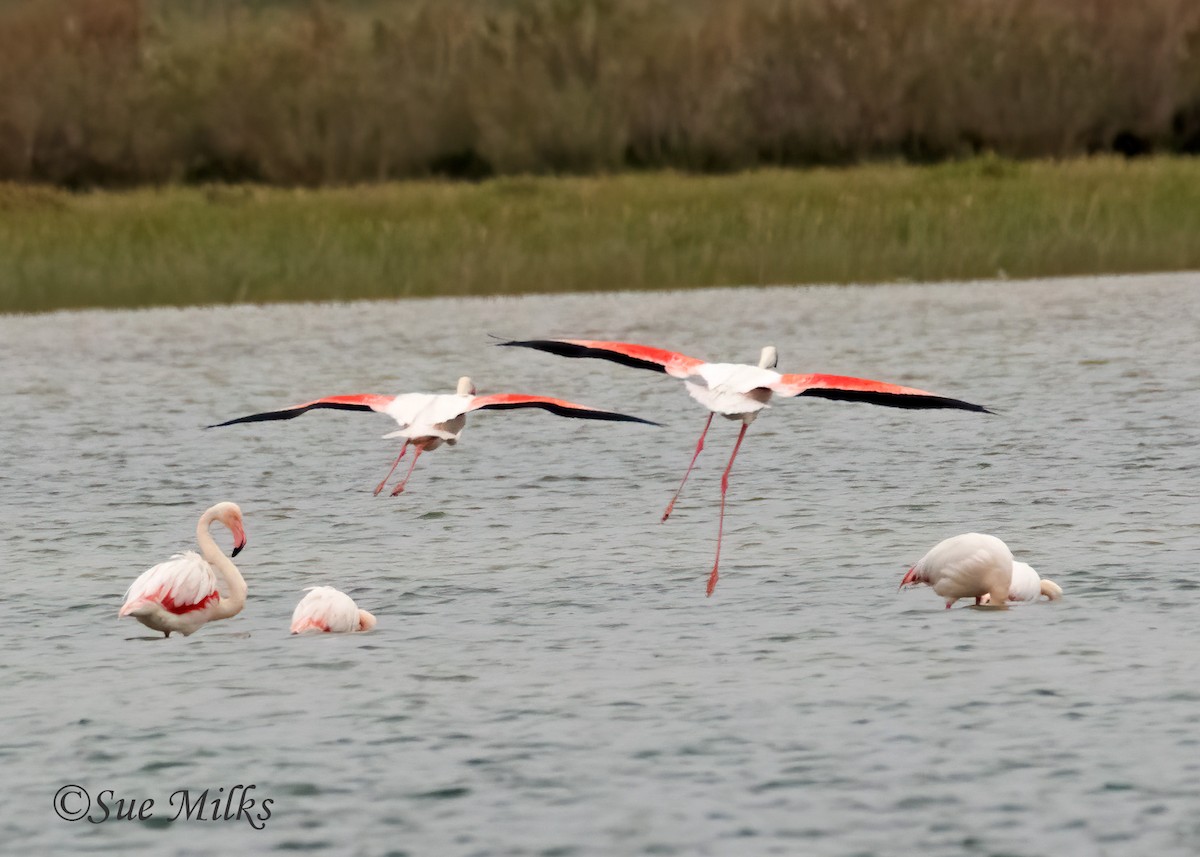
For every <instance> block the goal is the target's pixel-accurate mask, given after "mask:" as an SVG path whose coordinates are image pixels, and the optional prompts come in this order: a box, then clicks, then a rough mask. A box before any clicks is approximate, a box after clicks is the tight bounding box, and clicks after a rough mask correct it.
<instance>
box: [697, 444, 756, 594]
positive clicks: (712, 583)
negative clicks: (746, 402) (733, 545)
mask: <svg viewBox="0 0 1200 857" xmlns="http://www.w3.org/2000/svg"><path fill="white" fill-rule="evenodd" d="M748 428H750V423H742V430H741V431H740V432H738V439H737V443H735V444H734V445H733V454H732V455H730V456H729V464H727V465H725V472H724V473H723V474H722V475H721V517H720V520H719V522H718V524H717V558H716V559H715V560H714V561H713V568H712V574H710V575H709V576H708V589H707V590H706V591H705V593H704V594H705V595H712V594H713V590H714V589H716V588H717V566H719V565H720V564H721V534H722V533H723V532H724V530H725V492H726V491H728V490H729V471H731V470H733V460H734V459H735V458H737V454H738V449H740V448H741V446H742V439H743V438H745V437H746V429H748Z"/></svg>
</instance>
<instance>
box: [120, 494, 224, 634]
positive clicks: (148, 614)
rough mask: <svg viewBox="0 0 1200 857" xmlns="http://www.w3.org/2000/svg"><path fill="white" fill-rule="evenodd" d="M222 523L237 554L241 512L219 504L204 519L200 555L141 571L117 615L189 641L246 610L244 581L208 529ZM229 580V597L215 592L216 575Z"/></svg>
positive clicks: (200, 528) (179, 557) (200, 527)
mask: <svg viewBox="0 0 1200 857" xmlns="http://www.w3.org/2000/svg"><path fill="white" fill-rule="evenodd" d="M213 521H217V522H220V523H222V524H224V525H225V526H226V527H228V528H229V531H230V532H231V533H233V553H232V556H237V555H238V553H239V552H240V551H241V549H242V548H244V547H245V546H246V531H245V529H244V528H243V526H242V510H241V509H239V508H238V506H237V504H236V503H218V504H217V505H215V506H213V507H212V508H210V509H209V510H208V511H206V512H205V513H204V514H203V515H201V516H200V522H199V523H198V524H196V541H197V542H198V543H199V545H200V553H196V552H194V551H188V552H187V553H182V554H176V555H175V556H173V557H171V558H170V559H169V560H167V561H166V562H161V563H159V564H158V565H156V566H154V567H153V568H150V569H147V570H146V571H143V572H142V573H141V575H140V576H139V577H138V579H137V580H135V581H134V582H133V585H132V586H130V587H129V589H128V591H126V593H125V604H124V606H122V607H121V612H120V613H119V614H118V615H119V616H132V617H133V618H135V619H137V620H138V621H139V622H141V623H142V624H143V625H145V626H146V627H147V628H153V629H154V630H155V631H162V632H163V634H164V635H165V636H167V637H169V636H171V632H172V631H178V632H179V633H181V634H183V635H184V636H185V637H186V636H188V635H189V634H193V633H195V631H196V629H197V628H199V627H200V626H201V625H203V624H204V623H205V622H212V621H214V620H216V619H228V618H230V617H231V616H236V615H237V614H238V613H240V612H242V608H243V607H245V606H246V581H245V580H244V579H243V578H242V575H241V573H240V572H239V571H238V570H237V566H236V565H234V564H233V563H232V562H231V561H230V560H229V559H228V558H226V556H225V554H223V553H221V549H220V548H219V547H217V543H216V541H214V540H213V537H212V533H210V532H209V531H208V528H209V527H210V526H212V523H213ZM218 576H220V578H221V579H222V580H224V581H225V585H226V586H227V587H228V589H229V597H228V598H222V597H221V593H220V592H218V591H217V577H218Z"/></svg>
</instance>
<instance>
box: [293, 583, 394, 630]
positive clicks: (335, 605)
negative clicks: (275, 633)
mask: <svg viewBox="0 0 1200 857" xmlns="http://www.w3.org/2000/svg"><path fill="white" fill-rule="evenodd" d="M307 592H308V594H307V595H305V596H304V597H303V598H301V599H300V603H299V604H297V605H296V609H295V610H294V611H293V612H292V628H291V630H292V633H293V634H304V633H310V632H319V633H330V634H350V633H354V632H356V631H370V630H371V629H372V628H374V627H375V617H374V616H372V615H371V614H370V613H368V612H367V611H366V610H360V609H358V605H357V604H355V603H354V599H353V598H351V597H350V596H349V595H347V594H346V593H344V592H342V591H341V590H339V589H334V588H333V587H332V586H312V587H309V588H308V590H307Z"/></svg>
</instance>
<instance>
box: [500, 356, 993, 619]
mask: <svg viewBox="0 0 1200 857" xmlns="http://www.w3.org/2000/svg"><path fill="white" fill-rule="evenodd" d="M498 344H499V345H506V346H508V345H515V346H520V347H523V348H534V349H536V350H538V351H546V352H549V353H550V354H557V355H559V356H561V357H595V358H599V359H601V360H611V361H612V362H614V363H620V364H622V365H623V366H633V367H635V368H638V369H650V370H652V371H655V372H665V373H666V374H668V375H670V376H671V377H673V378H680V379H682V380H683V382H684V386H686V387H687V391H688V393H689V394H691V396H692V398H693V399H695V400H696V401H697V402H699V403H700V404H702V405H704V407H706V408H708V410H709V412H710V413H709V415H708V421H707V422H706V423H705V424H704V431H702V432H701V433H700V440H698V441H697V442H696V451H695V453H694V454H693V455H692V460H691V463H690V464H688V469H687V470H686V471H685V472H684V474H683V479H682V480H681V481H680V483H679V488H677V489H676V491H675V495H674V496H673V497H672V498H671V502H669V503H667V508H666V511H664V512H663V516H662V520H663V521H665V520H667V518H668V517H670V515H671V510H672V509H673V508H674V507H675V501H676V500H678V499H679V494H680V492H681V491H683V486H684V484H685V483H686V482H687V479H688V476H690V475H691V472H692V468H693V467H694V466H695V464H696V459H697V458H698V457H699V456H700V450H702V449H704V438H705V436H706V435H707V434H708V427H709V426H710V425H712V418H713V415H714V414H720V415H721V416H723V417H726V418H728V419H731V420H741V421H742V429H741V431H740V432H738V437H737V442H736V443H735V444H734V445H733V452H732V454H730V456H729V463H728V464H727V465H726V466H725V472H724V473H723V474H722V476H721V513H720V518H719V521H718V524H717V555H716V559H715V560H714V562H713V567H712V572H711V573H710V574H709V576H708V587H707V589H706V591H707V593H708V594H709V595H712V593H713V589H714V588H716V585H717V569H718V566H719V565H720V562H721V535H722V532H723V530H724V527H725V492H726V491H727V490H728V489H729V473H730V471H731V470H732V469H733V460H734V459H735V458H737V454H738V449H740V448H741V445H742V439H743V438H744V437H745V436H746V429H748V428H749V427H750V423H752V422H754V419H755V418H756V417H757V416H758V412H759V411H761V410H762V409H763V408H765V407H768V403H769V402H770V401H771V395H772V394H774V393H778V394H779V395H781V396H819V397H821V398H825V399H839V400H841V401H847V402H868V403H870V404H872V405H886V406H888V407H892V408H913V409H931V408H957V409H959V410H966V411H981V412H983V413H991V412H990V411H988V409H987V408H984V407H982V406H981V405H972V404H971V403H970V402H962V401H959V400H958V399H948V398H945V397H944V396H938V395H935V394H933V393H927V392H925V391H924V390H916V389H914V388H912V387H900V386H897V385H895V384H886V383H884V382H882V381H870V380H867V379H866V378H848V377H845V376H842V375H781V374H780V373H778V372H775V371H773V370H774V368H775V366H776V364H777V363H778V355H777V353H776V351H775V348H774V346H771V345H768V346H767V347H765V348H763V350H762V354H761V355H760V357H759V361H758V365H757V366H751V365H749V364H747V363H706V362H705V361H703V360H699V359H697V358H695V357H688V356H687V355H684V354H678V353H676V352H674V351H665V350H663V349H661V348H652V347H650V346H648V345H635V344H633V343H630V342H602V341H596V340H588V339H533V340H527V341H524V342H515V341H514V342H501V343H498Z"/></svg>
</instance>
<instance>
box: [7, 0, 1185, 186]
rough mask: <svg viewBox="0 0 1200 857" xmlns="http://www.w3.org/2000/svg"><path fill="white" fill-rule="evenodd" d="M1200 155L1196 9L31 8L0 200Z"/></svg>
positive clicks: (134, 1) (1084, 1)
mask: <svg viewBox="0 0 1200 857" xmlns="http://www.w3.org/2000/svg"><path fill="white" fill-rule="evenodd" d="M1113 150H1116V151H1121V152H1123V153H1126V154H1138V153H1141V152H1143V151H1159V152H1198V151H1200V4H1197V3H1195V2H1192V0H1143V2H1140V3H1136V4H1117V3H1108V2H1104V0H972V2H969V3H965V2H962V0H889V2H887V3H869V2H865V0H746V2H743V3H738V4H731V3H726V2H718V0H403V2H382V0H376V2H370V0H364V2H358V3H342V4H332V3H320V2H316V3H305V2H284V0H278V2H259V3H248V2H233V0H190V2H181V0H174V2H168V0H10V2H8V3H6V4H3V5H0V180H8V181H35V182H48V183H54V184H59V185H63V186H67V187H86V186H91V185H132V184H139V183H163V182H211V181H245V180H249V181H256V182H266V183H273V184H283V185H310V186H311V185H327V184H346V183H355V182H373V181H386V180H395V179H404V178H412V177H423V176H433V175H441V176H450V177H455V178H470V179H474V178H481V177H486V176H491V175H507V174H520V173H534V174H555V173H571V174H588V173H604V172H612V171H620V170H626V169H642V168H673V169H680V170H686V171H702V172H709V171H724V170H732V169H745V168H751V167H760V166H797V165H814V164H841V163H854V162H861V161H864V160H872V159H878V158H897V157H899V158H904V159H908V160H915V161H931V160H941V159H949V158H957V157H962V156H967V155H971V154H974V153H978V152H982V151H993V152H996V153H998V154H1000V155H1003V156H1007V157H1064V156H1071V155H1078V154H1086V153H1095V152H1099V151H1113Z"/></svg>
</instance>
